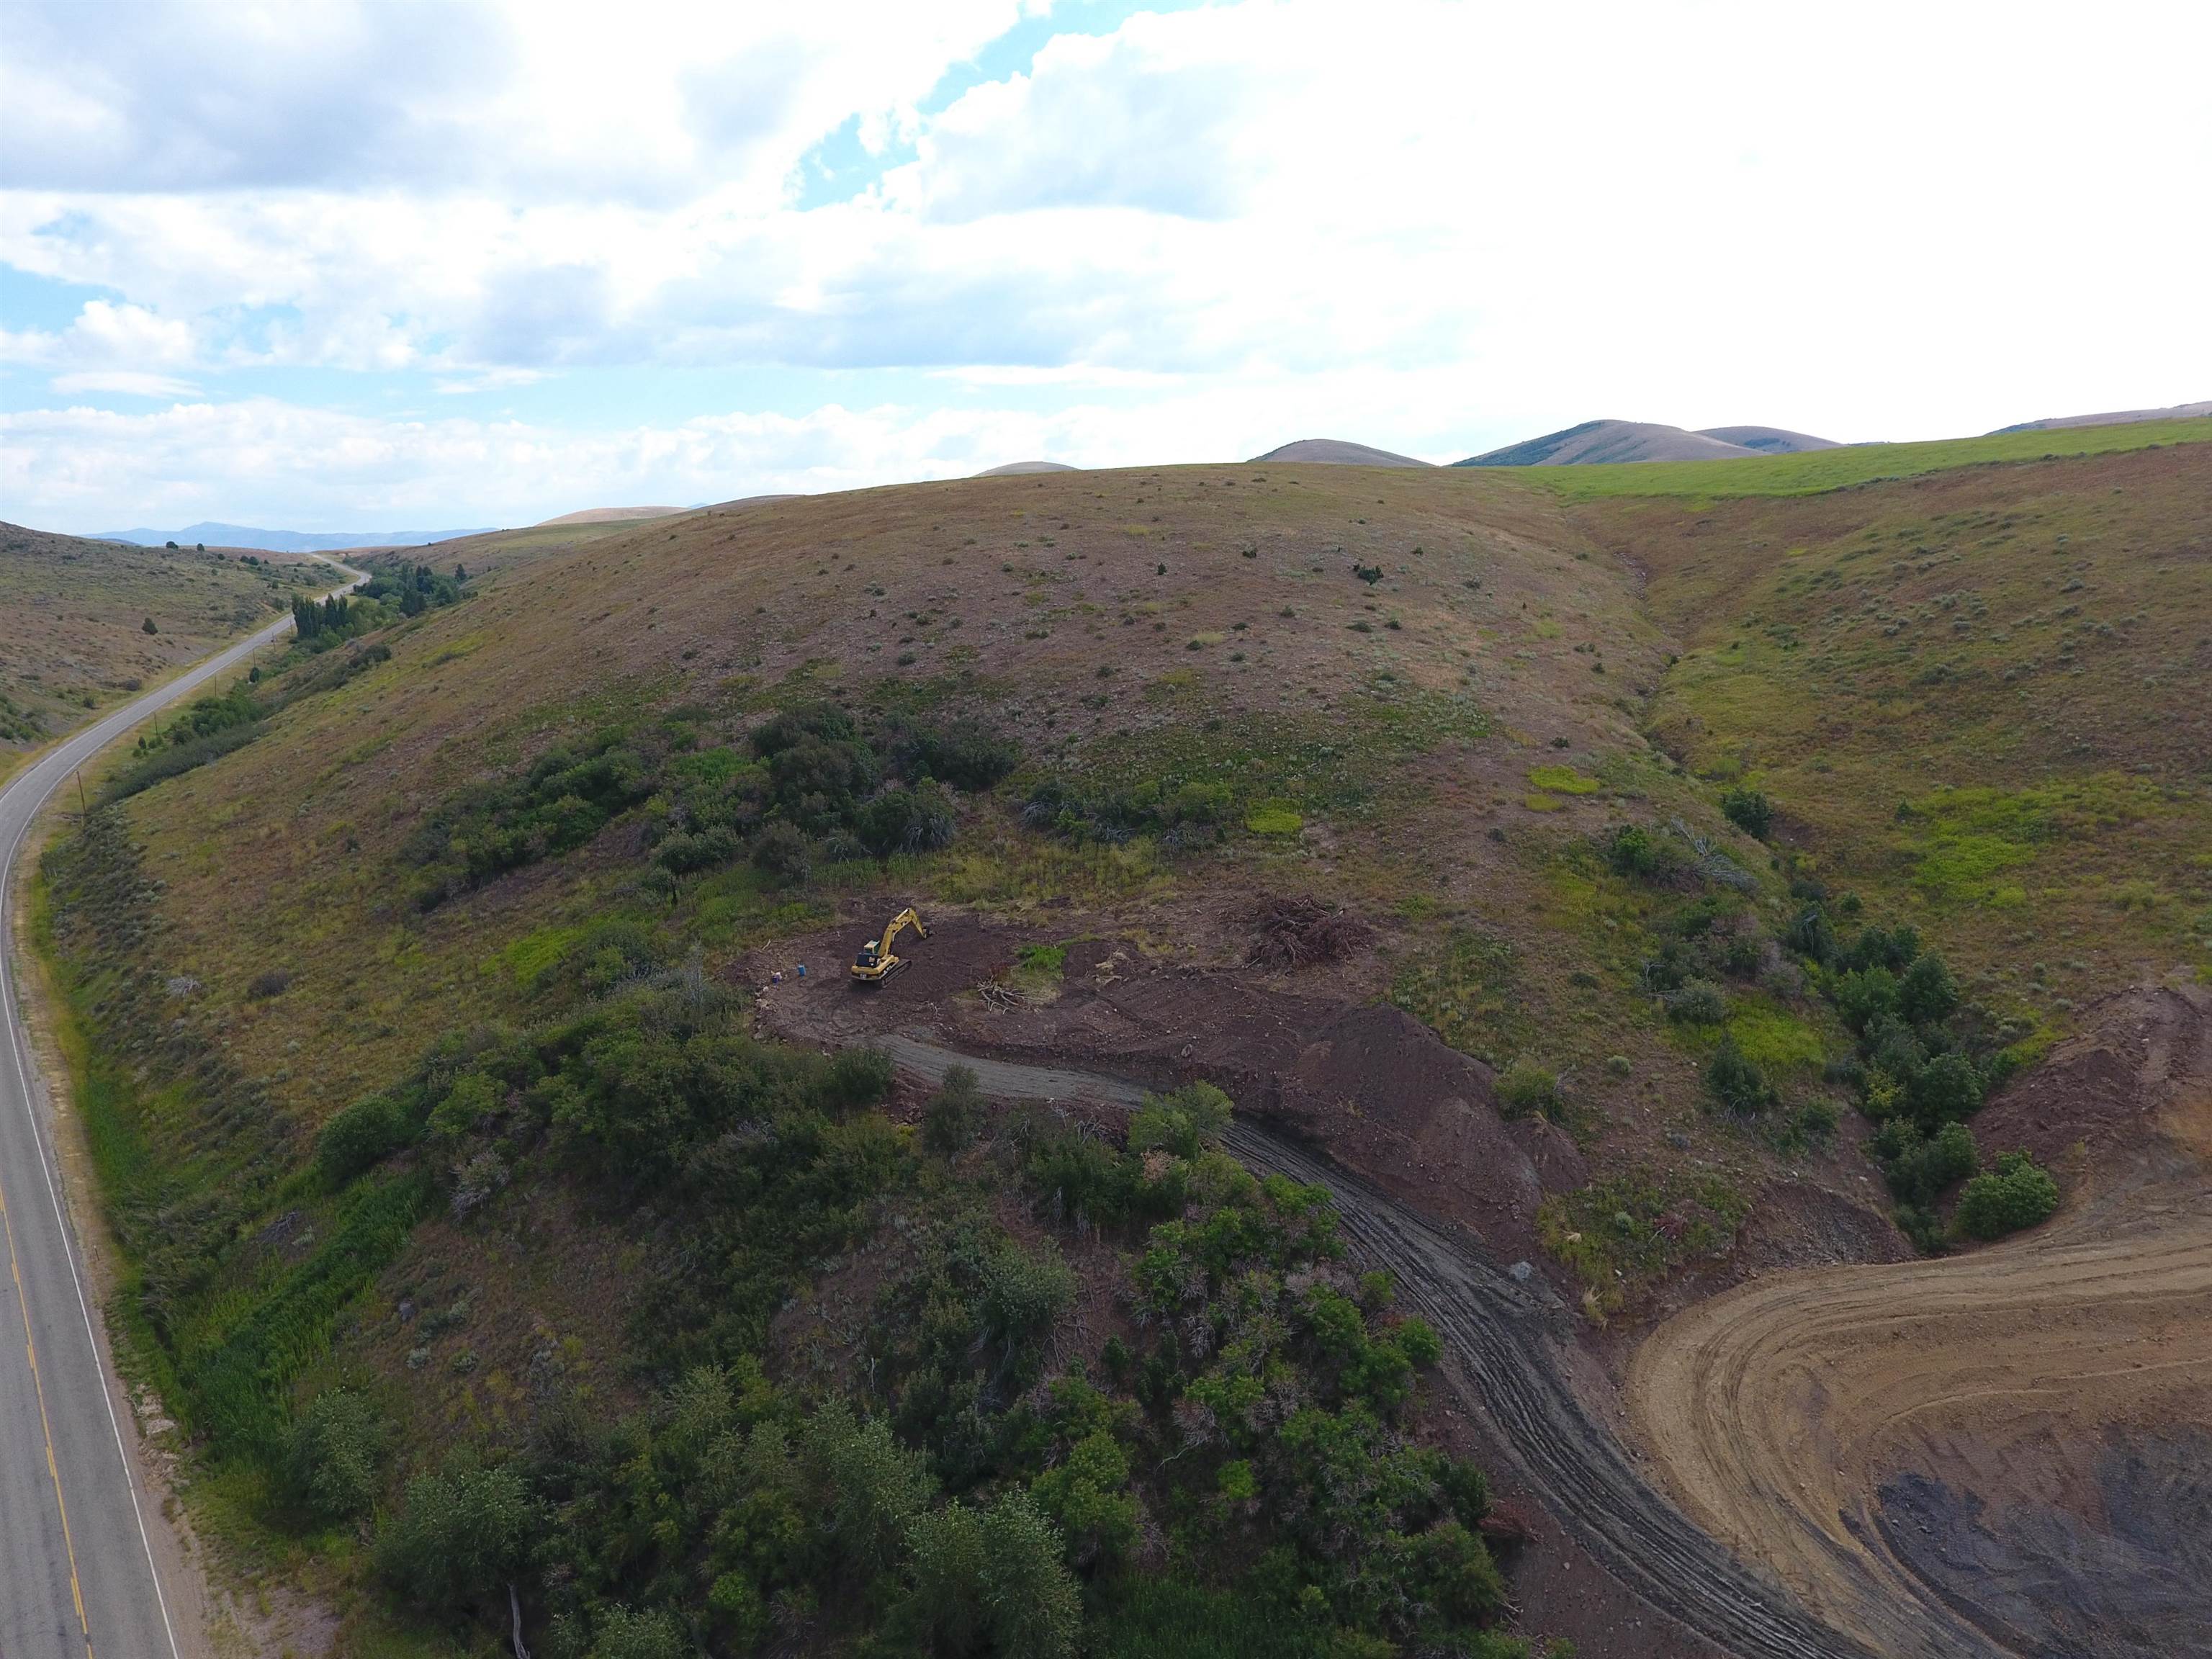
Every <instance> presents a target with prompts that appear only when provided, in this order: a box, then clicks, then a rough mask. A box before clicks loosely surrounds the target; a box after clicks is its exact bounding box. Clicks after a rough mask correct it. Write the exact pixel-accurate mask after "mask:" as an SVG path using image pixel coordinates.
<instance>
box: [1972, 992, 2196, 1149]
mask: <svg viewBox="0 0 2212 1659" xmlns="http://www.w3.org/2000/svg"><path fill="white" fill-rule="evenodd" d="M2085 1024H2086V1026H2087V1029H2086V1030H2084V1031H2083V1032H2082V1034H2081V1036H2075V1037H2072V1038H2069V1039H2068V1040H2067V1041H2066V1042H2063V1043H2061V1044H2059V1045H2058V1047H2057V1048H2054V1049H2053V1050H2052V1051H2051V1054H2049V1055H2048V1056H2047V1057H2046V1058H2045V1060H2044V1061H2043V1063H2042V1064H2041V1065H2039V1066H2036V1067H2035V1068H2034V1069H2033V1071H2031V1072H2029V1073H2027V1074H2026V1075H2025V1076H2023V1077H2021V1078H2019V1079H2015V1081H2014V1082H2013V1083H2012V1085H2010V1086H2009V1087H2008V1088H2006V1089H2004V1090H2003V1091H2001V1092H2000V1093H1999V1094H1998V1095H1997V1096H1996V1098H1995V1099H1993V1100H1991V1101H1990V1103H1989V1104H1988V1105H1987V1106H1984V1108H1983V1109H1981V1111H1980V1112H1979V1113H1978V1114H1977V1115H1975V1118H1974V1122H1973V1129H1974V1139H1975V1140H1976V1142H1977V1143H1978V1144H1979V1146H1981V1148H1982V1151H1983V1152H1984V1156H1990V1155H1994V1154H1996V1153H1997V1152H2011V1151H2014V1150H2015V1149H2022V1150H2025V1151H2027V1152H2032V1153H2033V1154H2034V1156H2035V1158H2036V1159H2037V1161H2038V1162H2039V1163H2043V1164H2062V1165H2063V1163H2064V1161H2065V1160H2066V1158H2067V1155H2068V1154H2069V1153H2070V1152H2072V1150H2073V1149H2074V1148H2075V1146H2081V1147H2082V1148H2083V1149H2084V1150H2085V1151H2086V1152H2087V1156H2088V1159H2089V1163H2090V1164H2091V1165H2092V1166H2095V1165H2097V1164H2100V1163H2103V1162H2104V1161H2106V1159H2107V1158H2110V1157H2111V1156H2112V1154H2114V1153H2115V1152H2130V1151H2132V1150H2133V1149H2135V1148H2137V1147H2140V1146H2142V1145H2143V1144H2144V1142H2145V1141H2146V1139H2148V1138H2150V1137H2151V1136H2153V1135H2154V1134H2156V1133H2160V1132H2161V1131H2163V1132H2165V1133H2172V1134H2174V1135H2177V1136H2179V1137H2180V1138H2183V1139H2190V1138H2191V1124H2190V1123H2189V1122H2187V1121H2183V1117H2184V1115H2185V1114H2187V1112H2188V1111H2189V1109H2191V1107H2192V1106H2201V1105H2202V1104H2203V1103H2205V1102H2206V1100H2207V1098H2208V1096H2212V991H2207V990H2206V989H2205V988H2204V987H2201V986H2195V985H2187V986H2184V985H2159V986H2138V987H2135V988H2133V989H2130V990H2127V991H2123V992H2121V993H2119V994H2118V995H2115V996H2111V997H2106V999H2104V1000H2102V1001H2100V1002H2099V1003H2096V1004H2094V1005H2093V1006H2092V1007H2091V1008H2090V1009H2089V1010H2088V1015H2087V1020H2086V1021H2085Z"/></svg>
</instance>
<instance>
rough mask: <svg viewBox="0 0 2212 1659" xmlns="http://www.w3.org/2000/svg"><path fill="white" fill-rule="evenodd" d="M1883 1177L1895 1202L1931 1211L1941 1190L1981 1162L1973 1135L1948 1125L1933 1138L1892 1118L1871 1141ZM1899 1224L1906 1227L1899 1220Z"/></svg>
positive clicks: (1956, 1124)
mask: <svg viewBox="0 0 2212 1659" xmlns="http://www.w3.org/2000/svg"><path fill="white" fill-rule="evenodd" d="M1873 1149H1874V1153H1875V1158H1878V1159H1879V1160H1880V1161H1881V1166H1882V1175H1883V1177H1884V1178H1885V1179H1886V1180H1887V1182H1889V1190H1890V1192H1891V1193H1892V1194H1893V1195H1894V1196H1895V1197H1896V1199H1897V1200H1898V1202H1899V1204H1901V1205H1904V1206H1907V1207H1910V1208H1913V1209H1918V1210H1930V1209H1933V1207H1934V1206H1935V1203H1936V1199H1937V1198H1938V1197H1940V1196H1941V1195H1942V1193H1943V1191H1944V1189H1945V1188H1948V1187H1949V1186H1951V1185H1952V1183H1953V1182H1959V1181H1963V1180H1965V1179H1966V1177H1967V1176H1970V1175H1972V1174H1973V1172H1974V1169H1975V1166H1976V1165H1977V1164H1978V1163H1979V1162H1980V1159H1979V1157H1978V1154H1977V1153H1976V1152H1975V1151H1974V1137H1973V1134H1972V1132H1971V1131H1970V1130H1969V1129H1968V1128H1967V1127H1966V1125H1965V1124H1963V1123H1947V1124H1945V1125H1944V1126H1943V1127H1942V1128H1941V1129H1939V1130H1937V1131H1936V1133H1934V1134H1933V1135H1926V1134H1923V1133H1921V1131H1920V1129H1919V1127H1917V1125H1915V1124H1913V1123H1911V1122H1909V1121H1905V1120H1904V1119H1901V1118H1899V1119H1893V1120H1892V1121H1890V1122H1888V1123H1886V1124H1884V1125H1883V1126H1882V1127H1881V1131H1880V1132H1879V1133H1876V1134H1875V1138H1874V1143H1873ZM1899 1225H1900V1226H1903V1225H1905V1222H1904V1220H1903V1218H1900V1219H1899Z"/></svg>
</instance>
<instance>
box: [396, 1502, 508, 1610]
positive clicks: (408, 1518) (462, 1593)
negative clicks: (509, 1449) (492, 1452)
mask: <svg viewBox="0 0 2212 1659" xmlns="http://www.w3.org/2000/svg"><path fill="white" fill-rule="evenodd" d="M541 1525H542V1517H541V1516H539V1514H538V1505H537V1504H535V1503H534V1502H532V1499H531V1497H530V1493H529V1492H528V1490H527V1489H526V1487H525V1486H523V1484H522V1480H521V1477H520V1476H519V1475H517V1474H515V1473H514V1472H513V1470H512V1469H507V1468H492V1469H480V1468H461V1469H459V1470H458V1471H457V1472H455V1473H453V1474H422V1475H417V1476H416V1477H415V1479H414V1480H410V1481H409V1482H408V1483H407V1498H406V1502H405V1503H404V1504H403V1505H402V1506H401V1508H400V1510H399V1511H398V1514H397V1515H394V1516H390V1517H388V1518H387V1519H386V1521H385V1522H384V1524H383V1525H382V1526H381V1527H380V1528H378V1529H377V1534H376V1568H377V1571H378V1573H379V1574H380V1576H381V1577H383V1578H384V1580H385V1582H386V1583H388V1584H389V1585H391V1587H392V1589H393V1590H394V1591H395V1592H396V1593H397V1594H398V1595H399V1596H400V1597H401V1598H402V1599H403V1600H404V1601H408V1602H410V1603H411V1604H412V1605H414V1606H416V1607H421V1608H422V1609H424V1610H425V1611H427V1612H433V1613H458V1612H460V1611H462V1610H464V1609H465V1608H466V1607H468V1606H469V1605H470V1604H471V1603H472V1602H474V1601H477V1600H478V1599H479V1598H489V1596H490V1595H492V1594H493V1593H494V1592H495V1591H496V1590H497V1589H500V1587H501V1586H502V1585H504V1584H505V1583H507V1579H508V1578H509V1577H511V1576H512V1575H513V1572H514V1571H515V1570H516V1568H517V1567H519V1566H520V1565H521V1563H522V1562H523V1561H524V1560H525V1559H526V1558H527V1556H528V1554H529V1550H530V1545H531V1541H532V1539H533V1538H534V1537H535V1536H536V1535H537V1534H538V1531H539V1530H540V1528H541Z"/></svg>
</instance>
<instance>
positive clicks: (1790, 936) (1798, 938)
mask: <svg viewBox="0 0 2212 1659" xmlns="http://www.w3.org/2000/svg"><path fill="white" fill-rule="evenodd" d="M1782 942H1783V943H1784V945H1788V946H1789V947H1790V949H1791V950H1793V951H1796V953H1797V954H1798V955H1799V956H1801V957H1808V958H1809V959H1810V960H1812V961H1814V962H1816V963H1820V966H1821V967H1823V968H1826V967H1827V966H1829V965H1830V964H1831V963H1833V962H1834V961H1835V960H1836V958H1837V957H1838V955H1839V954H1840V952H1841V950H1842V946H1841V945H1839V944H1838V941H1837V939H1836V930H1835V929H1834V928H1833V927H1830V926H1829V925H1828V918H1827V916H1826V914H1825V913H1824V912H1823V911H1822V910H1821V908H1820V906H1819V905H1817V904H1812V905H1808V906H1807V907H1806V908H1804V909H1802V910H1800V911H1799V912H1798V913H1797V915H1796V917H1795V918H1794V919H1793V920H1792V921H1790V926H1789V927H1787V928H1786V929H1784V932H1783V935H1782Z"/></svg>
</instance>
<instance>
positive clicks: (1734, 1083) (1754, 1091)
mask: <svg viewBox="0 0 2212 1659" xmlns="http://www.w3.org/2000/svg"><path fill="white" fill-rule="evenodd" d="M1705 1087H1706V1089H1707V1090H1708V1091H1710V1092H1711V1095H1712V1097H1713V1098H1714V1099H1716V1100H1717V1101H1719V1102H1720V1103H1721V1104H1722V1105H1723V1106H1725V1107H1727V1108H1728V1109H1729V1110H1730V1111H1732V1112H1735V1113H1737V1114H1739V1115H1743V1116H1747V1117H1748V1116H1750V1115H1753V1114H1754V1113H1758V1112H1763V1111H1765V1109H1767V1108H1768V1107H1770V1106H1771V1105H1773V1104H1774V1103H1775V1102H1776V1101H1777V1100H1778V1099H1779V1098H1780V1097H1779V1096H1778V1095H1777V1094H1776V1093H1775V1091H1774V1088H1773V1085H1771V1084H1770V1083H1768V1082H1767V1080H1766V1073H1764V1072H1762V1071H1760V1070H1759V1067H1758V1066H1756V1065H1754V1064H1753V1063H1752V1061H1751V1060H1749V1059H1748V1058H1747V1056H1746V1055H1745V1054H1744V1052H1743V1050H1742V1049H1741V1048H1737V1047H1736V1043H1735V1038H1734V1037H1733V1036H1723V1037H1722V1038H1721V1046H1720V1048H1719V1051H1718V1052H1717V1053H1716V1054H1714V1055H1713V1063H1712V1064H1711V1066H1708V1067H1706V1069H1705Z"/></svg>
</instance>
